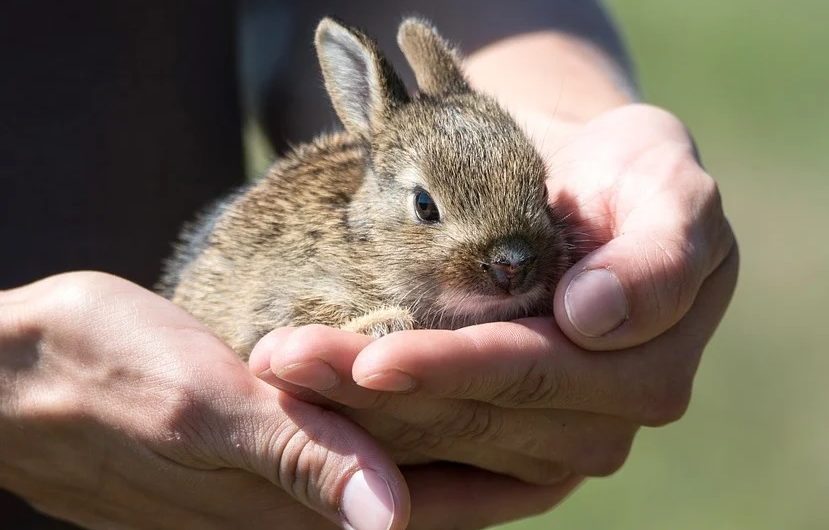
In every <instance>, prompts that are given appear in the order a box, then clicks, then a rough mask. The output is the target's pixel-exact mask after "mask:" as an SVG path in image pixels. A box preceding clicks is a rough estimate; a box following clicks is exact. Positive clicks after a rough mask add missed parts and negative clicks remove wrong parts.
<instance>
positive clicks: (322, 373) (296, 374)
mask: <svg viewBox="0 0 829 530" xmlns="http://www.w3.org/2000/svg"><path fill="white" fill-rule="evenodd" d="M276 376H277V377H278V378H280V379H282V380H284V381H287V382H289V383H293V384H295V385H298V386H304V387H305V388H310V389H311V390H316V391H317V392H325V391H326V390H331V389H332V388H334V387H335V386H337V383H339V381H340V378H339V377H337V372H335V371H334V369H333V368H331V366H330V365H329V364H328V363H326V362H323V361H320V360H319V359H315V360H313V361H305V362H301V363H294V364H289V365H288V366H283V367H282V368H280V369H279V370H278V371H277V372H276Z"/></svg>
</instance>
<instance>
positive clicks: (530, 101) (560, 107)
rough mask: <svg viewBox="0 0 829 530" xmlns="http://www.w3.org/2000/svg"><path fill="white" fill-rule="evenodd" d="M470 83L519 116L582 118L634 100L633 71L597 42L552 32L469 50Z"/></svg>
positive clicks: (584, 119) (578, 121)
mask: <svg viewBox="0 0 829 530" xmlns="http://www.w3.org/2000/svg"><path fill="white" fill-rule="evenodd" d="M465 67H466V73H467V76H468V77H469V80H470V82H471V83H472V85H473V86H474V87H475V88H477V89H479V90H481V91H483V92H486V93H489V94H491V95H493V96H495V97H496V99H498V101H500V102H501V104H503V105H504V106H506V107H507V108H508V109H510V110H511V111H513V112H514V113H516V114H518V115H519V116H525V115H531V114H544V115H546V116H548V117H550V116H554V117H555V118H557V120H561V121H565V122H571V123H583V122H585V121H587V120H589V119H591V118H593V117H594V116H596V115H598V114H600V113H601V112H604V111H606V110H609V109H611V108H614V107H617V106H620V105H624V104H626V103H630V102H632V101H634V100H635V99H636V95H635V88H634V83H633V81H632V74H631V73H630V72H628V71H626V70H625V68H624V67H623V66H621V65H620V64H619V63H618V62H617V61H616V60H615V59H614V58H612V57H610V56H609V55H608V54H607V53H605V52H604V51H602V50H601V49H600V48H599V47H597V46H595V45H594V44H592V43H590V42H589V41H587V40H584V39H581V38H579V37H576V36H573V35H569V34H565V33H559V32H554V31H543V32H535V33H527V34H523V35H517V36H515V37H511V38H507V39H503V40H501V41H498V42H495V43H493V44H491V45H489V46H487V47H485V48H482V49H481V50H479V51H477V52H476V53H474V54H473V55H471V56H470V57H469V58H468V59H467V61H466V64H465Z"/></svg>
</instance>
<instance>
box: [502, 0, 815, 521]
mask: <svg viewBox="0 0 829 530" xmlns="http://www.w3.org/2000/svg"><path fill="white" fill-rule="evenodd" d="M607 3H608V5H609V7H610V8H611V10H612V11H613V12H614V13H615V15H616V17H617V20H618V22H619V25H620V26H621V28H622V30H623V32H624V34H625V35H626V37H627V40H628V43H629V45H630V49H631V53H632V55H633V57H634V59H635V61H636V63H637V65H638V69H639V75H640V80H641V84H642V87H643V90H644V93H645V98H646V99H647V100H648V101H650V102H653V103H656V104H659V105H662V106H665V107H667V108H669V109H671V110H672V111H674V112H675V113H677V114H678V115H679V116H680V117H681V118H682V119H683V120H684V121H685V122H686V123H687V124H688V125H689V126H690V128H691V130H692V131H693V132H694V134H695V136H696V138H697V140H698V143H699V146H700V149H701V151H702V155H703V159H704V161H705V164H706V167H707V168H708V170H709V171H710V172H711V173H712V174H713V175H714V176H715V177H716V178H717V180H718V181H719V183H720V186H721V189H722V193H723V197H724V202H725V207H726V212H727V213H728V215H729V218H730V220H731V222H732V224H733V226H734V229H735V231H736V233H737V236H738V240H739V242H740V248H741V254H742V268H741V275H740V282H739V286H738V290H737V293H736V295H735V298H734V302H733V303H732V306H731V308H730V310H729V312H728V314H727V316H726V319H725V321H724V322H723V324H722V326H721V327H720V329H719V331H718V332H717V334H716V335H715V337H714V340H713V341H712V343H711V345H710V346H709V348H708V350H707V351H706V353H705V355H704V357H703V361H702V365H701V367H700V372H699V375H698V377H697V380H696V386H695V392H694V398H693V401H692V405H691V408H690V409H689V411H688V413H687V415H686V417H685V418H684V419H683V420H682V421H680V422H679V423H677V424H674V425H671V426H669V427H664V428H660V429H646V430H643V431H641V432H640V435H639V436H638V438H637V441H636V443H635V445H634V448H633V452H632V454H631V456H630V459H629V461H628V463H627V464H626V466H625V467H624V468H623V469H622V470H621V471H620V472H619V473H617V474H616V475H614V476H613V477H610V478H606V479H594V480H591V481H589V482H588V483H587V484H585V485H584V486H582V487H581V489H580V490H578V491H577V492H576V493H575V494H574V495H573V497H571V498H570V499H569V500H568V501H566V502H565V503H564V504H562V505H561V506H560V507H559V508H558V509H556V510H555V511H554V512H552V513H550V514H547V515H545V516H542V517H538V518H535V519H529V520H525V521H522V522H519V523H514V524H511V525H507V526H505V527H503V528H504V529H511V530H519V529H521V530H537V529H542V528H544V529H546V528H556V529H602V528H612V529H705V530H718V529H723V530H725V529H752V530H755V529H770V530H771V529H775V530H779V529H804V530H805V529H827V528H829V413H828V412H827V405H829V377H827V376H829V354H828V353H829V352H827V347H826V345H827V343H829V331H827V329H829V323H827V320H828V319H827V317H829V311H827V303H829V279H827V275H829V244H827V235H826V232H827V228H829V59H828V58H827V55H828V54H829V29H827V23H826V21H827V20H829V2H825V1H822V0H793V1H783V0H768V1H748V0H728V1H722V0H696V1H694V2H680V1H678V0H672V1H665V0H640V1H637V2H632V1H627V2H623V1H621V0H610V1H608V2H607Z"/></svg>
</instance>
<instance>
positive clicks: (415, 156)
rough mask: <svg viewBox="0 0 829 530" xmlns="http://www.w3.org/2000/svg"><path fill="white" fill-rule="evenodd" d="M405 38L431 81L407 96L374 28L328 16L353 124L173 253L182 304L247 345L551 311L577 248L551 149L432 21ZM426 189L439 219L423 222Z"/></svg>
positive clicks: (347, 116)
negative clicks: (522, 268) (514, 282)
mask: <svg viewBox="0 0 829 530" xmlns="http://www.w3.org/2000/svg"><path fill="white" fill-rule="evenodd" d="M398 42H400V44H401V47H402V48H403V50H404V53H405V55H406V57H407V59H408V61H409V62H410V64H411V65H412V67H413V69H414V70H415V73H416V76H417V79H418V83H419V85H420V88H421V90H422V93H421V94H420V95H419V96H417V97H415V98H413V99H410V98H409V97H408V96H407V95H406V93H405V91H403V89H402V86H403V85H402V82H400V80H399V78H398V77H397V75H396V74H395V73H394V71H393V70H392V69H391V68H390V67H389V66H388V63H387V62H386V61H385V59H383V58H382V56H381V55H380V53H379V52H378V51H377V48H376V46H375V45H374V43H373V42H372V41H371V40H370V39H368V38H367V37H366V36H365V35H363V34H362V33H360V32H359V31H357V30H354V29H350V28H346V27H344V26H342V25H340V24H338V23H337V22H334V21H333V20H330V19H324V20H323V21H322V22H321V23H320V26H319V27H318V29H317V36H316V44H317V50H318V54H319V56H320V63H321V65H322V68H323V74H324V77H325V82H326V88H327V89H328V92H329V94H330V95H331V98H332V101H333V103H334V107H335V109H336V110H337V112H338V114H339V116H340V118H341V119H342V121H343V123H344V124H345V126H346V131H345V132H343V133H339V134H333V135H328V136H320V137H319V138H317V139H316V140H315V141H313V142H311V143H310V144H307V145H303V146H300V147H298V148H296V149H295V150H294V151H293V152H292V153H290V154H288V155H287V156H285V157H284V158H283V159H281V160H279V161H278V162H277V163H276V164H274V166H273V167H272V168H271V169H270V171H269V172H268V174H267V175H266V176H265V177H264V178H263V179H262V180H261V181H259V182H258V183H256V184H255V185H253V186H251V187H250V188H248V189H246V190H244V191H243V192H241V193H239V194H237V195H236V196H235V197H233V198H232V199H231V200H229V201H228V202H227V203H225V204H223V205H220V207H219V208H218V209H217V210H216V211H215V212H214V215H212V216H210V217H208V218H207V219H206V220H204V221H203V222H202V225H201V226H200V227H198V228H197V229H196V230H191V233H190V235H189V236H187V237H185V239H186V240H187V243H188V244H187V245H186V246H184V247H182V250H181V251H180V253H179V256H178V257H177V258H175V259H174V260H173V261H171V265H170V267H169V270H168V274H167V277H166V283H167V287H168V289H169V293H170V294H171V296H172V299H173V301H174V302H176V303H177V304H179V305H181V306H182V307H184V308H185V309H187V310H188V311H190V312H191V313H192V314H193V315H195V316H196V317H197V318H199V319H200V320H202V321H203V322H204V323H206V324H207V325H208V326H210V327H211V328H212V329H213V330H214V331H215V332H216V333H217V334H219V335H220V336H221V337H222V338H224V339H225V340H226V341H227V342H228V343H229V344H230V345H231V346H232V347H233V348H234V349H235V350H236V351H237V352H239V353H240V355H242V356H247V355H248V354H249V352H250V349H251V348H252V346H253V345H254V344H255V343H256V341H257V340H258V339H259V338H261V337H262V336H263V335H264V334H265V333H267V332H269V331H270V330H271V329H273V328H275V327H279V326H283V325H303V324H308V323H321V324H326V325H330V326H336V327H341V328H344V329H349V330H351V331H357V332H363V333H367V334H371V335H375V336H379V335H383V334H386V333H390V332H392V331H396V330H400V329H409V328H414V327H421V328H426V327H428V328H457V327H460V326H464V325H469V324H473V323H478V322H487V321H493V320H503V319H512V318H518V317H522V316H528V315H536V314H544V313H551V311H552V298H553V290H554V288H555V283H556V281H557V280H558V278H559V277H560V275H561V274H562V272H563V270H564V269H565V268H566V267H567V266H568V265H569V264H570V261H571V256H570V246H569V245H568V244H567V241H566V237H565V235H564V226H563V224H562V222H561V221H560V220H559V218H558V217H557V216H556V215H555V213H554V212H553V211H552V210H551V208H550V207H549V205H548V200H547V195H546V189H545V186H544V179H545V175H546V171H545V167H544V164H543V162H542V160H541V158H540V157H539V155H538V154H537V152H536V151H535V150H534V148H533V147H532V145H531V144H530V142H529V141H528V140H527V138H526V137H525V136H524V134H523V133H522V132H521V131H520V129H519V128H518V127H517V125H516V124H515V123H514V122H513V120H512V119H511V118H510V117H509V115H508V114H507V113H506V112H504V111H503V110H502V109H501V108H500V107H499V106H498V105H497V104H496V103H495V102H494V101H493V100H491V99H489V98H487V97H484V96H482V95H480V94H476V93H474V92H472V91H470V90H469V88H468V86H467V84H466V82H465V80H464V79H463V77H462V75H461V73H460V67H459V63H458V58H457V55H456V53H455V52H454V51H453V50H452V49H450V48H449V47H448V46H447V45H446V43H445V42H444V41H443V40H442V39H441V38H440V36H439V35H437V33H436V32H435V30H434V29H433V28H432V27H431V26H430V25H428V24H427V23H424V22H422V21H418V20H415V19H408V20H406V21H404V23H403V24H402V25H401V28H400V33H399V35H398ZM418 189H423V190H428V192H429V193H430V194H431V196H432V197H433V198H434V200H435V203H436V204H437V205H438V208H439V210H440V213H441V220H440V222H438V223H434V224H424V223H421V222H418V219H417V217H416V215H415V212H414V199H413V197H414V194H415V193H416V190H418ZM517 247H520V248H529V249H532V253H533V254H534V255H535V256H537V259H536V260H535V262H534V263H532V264H531V265H529V266H528V268H527V269H526V274H527V276H526V281H525V282H523V283H522V284H521V285H519V286H518V287H516V288H515V289H514V290H510V291H509V292H504V290H503V289H499V288H498V287H497V286H496V285H494V284H493V280H492V279H491V276H490V275H489V273H488V270H489V268H488V267H489V266H488V264H490V263H493V262H494V261H493V260H494V259H495V258H494V257H493V256H501V255H502V254H503V253H504V252H507V253H509V252H512V250H510V249H514V248H517ZM504 249H506V250H504ZM499 253H500V254H499ZM499 259H500V258H499ZM526 293H529V294H526ZM525 294H526V296H524V295H525Z"/></svg>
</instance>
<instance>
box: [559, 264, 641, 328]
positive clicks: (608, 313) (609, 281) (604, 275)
mask: <svg viewBox="0 0 829 530" xmlns="http://www.w3.org/2000/svg"><path fill="white" fill-rule="evenodd" d="M564 307H565V309H566V311H567V318H568V319H569V320H570V323H571V324H573V327H574V328H576V330H578V332H579V333H581V334H582V335H584V336H586V337H601V336H602V335H605V334H607V333H609V332H611V331H613V330H614V329H616V328H618V327H619V326H620V325H621V324H622V322H624V321H625V320H626V319H627V318H628V301H627V297H626V296H625V290H624V289H623V288H622V284H621V283H619V279H618V278H617V277H616V275H615V274H613V273H612V272H611V271H609V270H607V269H593V270H589V271H585V272H582V273H580V274H579V275H577V276H576V277H575V278H573V280H572V281H571V282H570V285H568V286H567V291H566V292H565V293H564Z"/></svg>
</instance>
